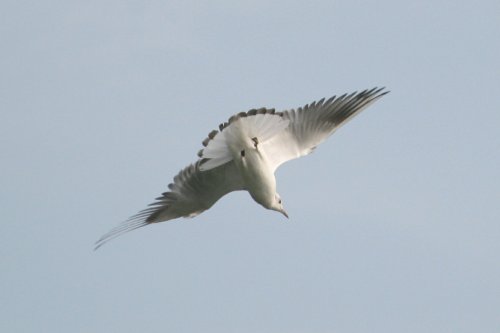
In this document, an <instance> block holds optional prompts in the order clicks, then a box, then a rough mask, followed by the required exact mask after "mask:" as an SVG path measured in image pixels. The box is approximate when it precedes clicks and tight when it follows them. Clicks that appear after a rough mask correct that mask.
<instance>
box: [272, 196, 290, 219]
mask: <svg viewBox="0 0 500 333" xmlns="http://www.w3.org/2000/svg"><path fill="white" fill-rule="evenodd" d="M270 209H272V210H275V211H277V212H280V213H281V214H283V215H285V217H286V218H288V214H287V213H286V211H285V208H283V201H282V200H281V197H280V195H279V194H278V193H276V194H275V195H274V201H273V204H272V206H271V207H270Z"/></svg>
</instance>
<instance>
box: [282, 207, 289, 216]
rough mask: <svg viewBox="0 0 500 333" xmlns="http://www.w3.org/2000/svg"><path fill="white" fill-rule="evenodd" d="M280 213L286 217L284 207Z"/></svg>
mask: <svg viewBox="0 0 500 333" xmlns="http://www.w3.org/2000/svg"><path fill="white" fill-rule="evenodd" d="M281 214H283V215H285V217H286V218H288V214H287V213H286V212H285V210H284V209H283V210H282V211H281Z"/></svg>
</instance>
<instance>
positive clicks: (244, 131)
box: [198, 108, 290, 171]
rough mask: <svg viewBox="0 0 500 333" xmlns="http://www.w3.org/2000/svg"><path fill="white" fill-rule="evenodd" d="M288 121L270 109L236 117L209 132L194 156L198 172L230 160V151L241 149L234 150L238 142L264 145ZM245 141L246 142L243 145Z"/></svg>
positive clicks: (239, 114) (286, 124)
mask: <svg viewBox="0 0 500 333" xmlns="http://www.w3.org/2000/svg"><path fill="white" fill-rule="evenodd" d="M289 122H290V120H288V119H285V118H283V113H281V112H275V111H274V109H264V108H262V109H258V110H256V109H254V110H250V111H248V112H246V113H245V112H242V113H238V114H236V115H234V116H232V117H231V118H229V120H228V122H227V123H224V124H221V125H220V126H219V129H220V131H212V132H210V134H209V135H208V138H207V139H205V140H204V141H203V145H204V146H205V147H206V148H204V149H202V150H201V151H200V152H199V153H198V155H199V156H200V157H201V158H202V159H203V162H202V164H201V165H200V170H201V171H206V170H210V169H213V168H216V167H218V166H220V165H223V164H225V163H227V162H229V161H231V160H232V159H233V156H234V153H233V152H234V151H237V152H239V151H240V150H241V149H244V148H245V147H243V146H242V147H241V148H239V147H235V146H234V145H235V144H238V142H241V144H242V145H243V143H244V142H245V143H247V142H252V140H253V142H259V143H261V142H265V141H267V140H269V139H270V138H272V137H273V136H275V135H276V134H278V133H279V132H281V131H282V130H284V129H285V128H287V127H288V124H289ZM245 140H246V141H245Z"/></svg>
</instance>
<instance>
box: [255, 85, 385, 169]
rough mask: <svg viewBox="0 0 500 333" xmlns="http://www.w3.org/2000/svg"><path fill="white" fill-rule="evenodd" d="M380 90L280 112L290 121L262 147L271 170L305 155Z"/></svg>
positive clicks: (375, 98) (369, 101)
mask: <svg viewBox="0 0 500 333" xmlns="http://www.w3.org/2000/svg"><path fill="white" fill-rule="evenodd" d="M384 89H385V88H373V89H370V90H364V91H362V92H360V93H357V92H354V93H351V94H349V95H347V94H344V95H342V96H340V97H336V96H333V97H331V98H329V99H328V100H326V101H325V100H324V99H321V100H319V101H318V102H313V103H311V104H308V105H305V106H304V107H301V108H298V109H297V110H289V111H284V112H283V118H284V119H289V120H290V124H289V126H288V127H287V128H286V129H285V130H284V131H282V132H280V133H278V134H277V135H275V136H274V137H273V138H271V139H270V140H268V141H266V142H265V143H264V144H263V149H264V150H265V151H266V153H267V156H268V158H269V160H270V164H271V167H272V169H273V171H274V170H276V169H277V168H278V167H279V166H280V165H281V164H283V163H285V162H287V161H289V160H292V159H295V158H298V157H301V156H304V155H307V154H309V153H310V152H311V151H313V150H314V148H316V146H317V145H319V144H320V143H322V142H323V141H325V140H326V139H327V138H328V137H329V136H330V135H332V134H333V133H334V132H335V131H336V130H337V129H338V128H340V127H341V126H342V125H344V124H346V123H347V122H348V121H349V120H350V119H352V118H353V117H354V116H355V115H357V114H358V113H360V112H361V111H362V110H364V109H365V108H366V107H367V106H369V105H370V104H372V103H373V102H375V101H376V100H377V99H379V98H380V97H382V96H384V95H385V94H387V93H388V91H384Z"/></svg>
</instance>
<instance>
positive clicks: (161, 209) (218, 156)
mask: <svg viewBox="0 0 500 333" xmlns="http://www.w3.org/2000/svg"><path fill="white" fill-rule="evenodd" d="M387 93H388V91H384V88H373V89H371V90H364V91H362V92H360V93H357V92H354V93H351V94H349V95H348V94H344V95H342V96H340V97H336V96H333V97H332V98H330V99H328V100H325V99H324V98H323V99H321V100H319V101H318V102H313V103H311V104H308V105H305V106H304V107H301V108H298V109H297V110H293V109H292V110H288V111H282V112H275V110H274V109H266V108H261V109H252V110H250V111H248V112H241V113H238V114H235V115H233V116H232V117H231V118H229V120H228V121H227V122H225V123H222V124H220V125H219V130H214V131H212V132H210V133H209V134H208V137H207V138H206V139H205V140H204V141H203V146H204V147H205V148H203V149H202V150H200V152H199V153H198V156H199V159H198V161H196V162H195V163H194V164H191V165H189V166H188V167H186V168H184V169H183V170H181V171H180V172H179V174H177V176H175V177H174V182H173V183H171V184H169V185H168V188H169V190H170V191H168V192H165V193H163V194H162V195H161V196H160V197H158V198H156V201H155V202H154V203H152V204H150V205H149V208H146V209H144V210H142V211H140V212H139V213H137V214H136V215H134V216H132V217H130V218H129V219H128V220H127V221H125V222H123V223H122V224H121V225H118V226H117V227H115V228H114V229H112V230H111V231H109V232H108V233H106V234H104V235H103V236H102V237H101V238H100V239H99V240H98V241H97V242H96V247H95V249H97V248H99V247H100V246H102V245H103V244H104V243H106V242H107V241H109V240H111V239H113V238H115V237H117V236H119V235H122V234H124V233H126V232H128V231H131V230H134V229H137V228H140V227H143V226H146V225H148V224H151V223H158V222H164V221H168V220H172V219H175V218H178V217H194V216H196V215H198V214H200V213H201V212H203V211H205V210H207V209H209V208H210V207H212V205H213V204H215V202H216V201H217V200H219V199H220V198H221V197H223V196H224V195H226V194H228V193H230V192H232V191H238V190H246V191H248V192H249V193H250V195H251V196H252V198H253V199H254V200H255V201H256V202H257V203H259V204H260V205H262V206H263V207H264V208H267V209H271V210H275V211H277V212H280V213H282V214H283V215H285V216H286V217H288V214H287V213H286V211H285V209H284V208H283V203H282V201H281V197H280V195H279V194H278V193H277V192H276V179H275V177H274V172H275V171H276V169H277V168H278V167H279V166H280V165H281V164H283V163H284V162H287V161H289V160H292V159H295V158H298V157H301V156H304V155H307V154H309V153H310V152H312V151H313V150H314V148H316V146H317V145H319V144H320V143H322V142H323V141H325V140H326V139H327V138H328V137H329V136H330V135H331V134H333V132H335V131H336V130H337V129H338V128H339V127H340V126H342V125H344V124H345V123H346V122H347V121H348V120H350V119H351V118H352V117H354V116H355V115H357V114H358V113H360V112H361V111H362V110H363V109H364V108H366V107H367V106H368V105H370V104H371V103H373V102H374V101H376V100H377V99H379V98H380V97H382V96H383V95H385V94H387Z"/></svg>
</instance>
